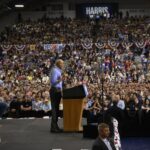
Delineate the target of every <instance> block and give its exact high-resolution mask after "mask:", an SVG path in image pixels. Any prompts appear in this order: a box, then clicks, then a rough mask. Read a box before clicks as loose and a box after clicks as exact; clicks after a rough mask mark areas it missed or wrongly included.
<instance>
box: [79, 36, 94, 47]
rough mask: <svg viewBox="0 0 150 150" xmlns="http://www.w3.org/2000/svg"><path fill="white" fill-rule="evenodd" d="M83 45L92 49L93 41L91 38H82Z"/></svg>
mask: <svg viewBox="0 0 150 150" xmlns="http://www.w3.org/2000/svg"><path fill="white" fill-rule="evenodd" d="M81 45H82V47H83V48H85V49H91V48H92V46H93V43H92V40H91V39H88V38H86V39H84V40H81Z"/></svg>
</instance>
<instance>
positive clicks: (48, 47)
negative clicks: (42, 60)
mask: <svg viewBox="0 0 150 150" xmlns="http://www.w3.org/2000/svg"><path fill="white" fill-rule="evenodd" d="M43 49H44V50H50V49H51V44H43Z"/></svg>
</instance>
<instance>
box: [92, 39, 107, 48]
mask: <svg viewBox="0 0 150 150" xmlns="http://www.w3.org/2000/svg"><path fill="white" fill-rule="evenodd" d="M95 46H96V47H97V48H98V49H103V48H104V47H105V46H106V42H104V41H101V40H99V39H97V41H96V43H95Z"/></svg>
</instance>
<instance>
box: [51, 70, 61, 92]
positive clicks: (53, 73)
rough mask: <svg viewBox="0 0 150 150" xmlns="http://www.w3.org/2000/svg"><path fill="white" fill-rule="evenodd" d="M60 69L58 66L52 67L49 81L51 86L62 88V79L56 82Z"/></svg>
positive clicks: (59, 76) (59, 75)
mask: <svg viewBox="0 0 150 150" xmlns="http://www.w3.org/2000/svg"><path fill="white" fill-rule="evenodd" d="M61 74H62V70H61V69H59V68H58V67H54V68H52V70H51V73H50V83H51V87H55V88H59V89H61V90H62V81H60V82H58V80H59V79H60V78H61Z"/></svg>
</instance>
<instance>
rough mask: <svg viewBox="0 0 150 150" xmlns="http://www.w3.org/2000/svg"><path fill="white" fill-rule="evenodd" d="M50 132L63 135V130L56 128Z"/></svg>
mask: <svg viewBox="0 0 150 150" xmlns="http://www.w3.org/2000/svg"><path fill="white" fill-rule="evenodd" d="M50 131H51V133H61V132H63V130H62V129H56V128H55V129H53V128H52V129H51V130H50Z"/></svg>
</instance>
